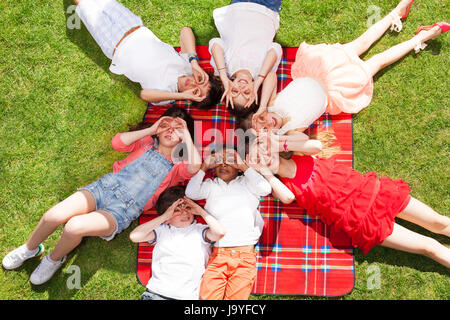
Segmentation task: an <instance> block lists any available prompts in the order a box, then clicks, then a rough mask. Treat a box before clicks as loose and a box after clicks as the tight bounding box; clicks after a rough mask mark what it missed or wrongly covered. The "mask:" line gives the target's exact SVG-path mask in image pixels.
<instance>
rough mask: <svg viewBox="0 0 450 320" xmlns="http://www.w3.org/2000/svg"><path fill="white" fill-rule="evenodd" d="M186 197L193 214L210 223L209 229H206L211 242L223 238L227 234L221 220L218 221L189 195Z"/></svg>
mask: <svg viewBox="0 0 450 320" xmlns="http://www.w3.org/2000/svg"><path fill="white" fill-rule="evenodd" d="M184 199H185V201H186V205H187V206H189V207H190V211H191V213H192V214H193V215H197V216H200V217H202V218H203V220H205V222H206V224H207V225H208V227H209V228H208V230H206V238H207V240H209V241H210V242H216V241H219V240H220V239H222V238H223V237H224V235H225V229H224V228H223V226H222V225H221V224H220V223H219V221H217V219H216V218H214V217H213V216H212V215H210V214H209V213H208V212H207V211H206V210H205V209H203V208H202V207H201V206H199V205H198V204H197V203H195V202H194V201H192V200H191V199H189V198H187V197H185V198H184Z"/></svg>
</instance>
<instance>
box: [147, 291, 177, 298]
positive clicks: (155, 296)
mask: <svg viewBox="0 0 450 320" xmlns="http://www.w3.org/2000/svg"><path fill="white" fill-rule="evenodd" d="M141 300H175V299H172V298H168V297H165V296H162V295H159V294H157V293H155V292H153V291H150V290H148V289H146V290H145V292H144V293H143V294H142V296H141Z"/></svg>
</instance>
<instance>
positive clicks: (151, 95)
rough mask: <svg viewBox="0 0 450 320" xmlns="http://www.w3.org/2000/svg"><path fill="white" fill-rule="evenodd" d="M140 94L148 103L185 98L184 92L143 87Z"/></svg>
mask: <svg viewBox="0 0 450 320" xmlns="http://www.w3.org/2000/svg"><path fill="white" fill-rule="evenodd" d="M140 96H141V99H142V100H144V101H147V102H150V103H158V102H161V101H171V100H184V99H187V98H186V95H185V94H184V92H170V91H164V90H156V89H143V90H141V94H140Z"/></svg>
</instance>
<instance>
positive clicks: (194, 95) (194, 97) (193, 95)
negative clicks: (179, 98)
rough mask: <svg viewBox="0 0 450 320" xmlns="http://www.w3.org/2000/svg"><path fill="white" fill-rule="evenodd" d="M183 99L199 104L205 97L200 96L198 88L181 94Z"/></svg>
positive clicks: (200, 92)
mask: <svg viewBox="0 0 450 320" xmlns="http://www.w3.org/2000/svg"><path fill="white" fill-rule="evenodd" d="M182 95H183V97H184V99H186V100H191V101H196V102H201V101H203V100H204V99H205V98H206V95H202V91H201V90H200V88H193V89H189V90H186V91H183V92H182Z"/></svg>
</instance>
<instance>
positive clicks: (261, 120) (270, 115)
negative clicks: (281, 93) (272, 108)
mask: <svg viewBox="0 0 450 320" xmlns="http://www.w3.org/2000/svg"><path fill="white" fill-rule="evenodd" d="M282 125H283V119H282V118H281V117H280V116H279V115H278V114H276V113H274V112H267V111H264V112H263V113H261V114H260V115H258V116H257V117H255V119H253V121H252V128H253V129H255V130H256V131H261V130H266V131H271V130H278V129H280V128H281V127H282Z"/></svg>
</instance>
